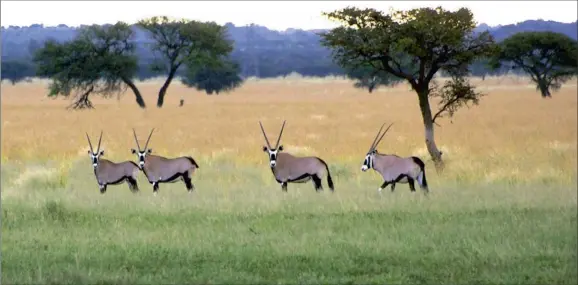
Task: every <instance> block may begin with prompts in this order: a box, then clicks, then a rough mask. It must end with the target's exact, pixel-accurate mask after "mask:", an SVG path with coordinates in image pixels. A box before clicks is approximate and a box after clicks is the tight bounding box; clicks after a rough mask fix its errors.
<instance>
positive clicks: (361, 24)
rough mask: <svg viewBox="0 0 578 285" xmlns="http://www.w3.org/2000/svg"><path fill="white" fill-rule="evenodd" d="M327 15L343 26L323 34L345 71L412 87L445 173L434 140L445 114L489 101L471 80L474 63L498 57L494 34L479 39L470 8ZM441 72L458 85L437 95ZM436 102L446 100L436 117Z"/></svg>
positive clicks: (432, 149) (431, 146)
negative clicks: (365, 71)
mask: <svg viewBox="0 0 578 285" xmlns="http://www.w3.org/2000/svg"><path fill="white" fill-rule="evenodd" d="M323 14H324V15H326V16H328V17H329V18H330V19H332V20H335V21H338V22H340V23H341V26H340V27H337V28H334V29H332V30H330V31H329V32H326V33H322V34H321V38H322V39H321V42H322V44H323V45H324V46H327V47H329V48H331V49H332V50H333V58H334V60H335V61H336V62H337V63H338V64H339V65H341V66H343V67H351V66H352V65H360V64H363V65H367V66H371V68H372V69H374V71H376V72H377V71H382V72H386V73H389V74H391V75H393V76H396V77H398V78H400V79H402V80H405V81H407V82H409V84H410V85H411V87H412V88H413V90H415V92H416V94H417V96H418V99H419V106H420V110H421V115H422V119H423V124H424V127H425V143H426V146H427V149H428V151H429V153H430V156H431V157H432V159H433V161H434V163H435V165H436V169H438V170H441V169H443V162H442V158H441V155H442V154H441V152H440V151H439V150H438V148H437V146H436V143H435V140H434V124H435V123H436V122H435V120H436V119H437V118H440V117H443V115H444V114H448V115H450V116H451V115H452V114H453V112H454V111H455V110H456V108H457V107H459V106H463V105H467V104H470V103H472V104H476V103H477V100H478V98H479V97H480V96H482V95H483V94H480V93H477V92H475V91H474V90H473V87H472V86H471V85H470V84H469V82H468V80H467V79H466V76H468V75H469V69H468V68H469V65H470V64H471V63H472V62H473V61H474V60H476V59H477V58H482V57H487V56H489V54H491V52H493V51H494V48H493V46H494V41H493V38H492V37H491V36H490V34H489V33H488V32H487V31H486V32H483V33H480V34H474V33H473V31H474V28H475V27H476V23H475V22H474V20H473V15H472V13H471V12H470V10H468V9H466V8H461V9H459V10H458V11H456V12H451V11H446V10H444V9H442V8H441V7H437V8H435V9H431V8H419V9H412V10H409V11H394V12H393V13H391V14H389V15H386V14H384V13H382V12H380V11H377V10H375V9H363V10H361V9H358V8H351V7H348V8H345V9H342V10H337V11H334V12H331V13H323ZM354 67H355V66H354ZM440 70H441V71H445V72H447V73H448V74H449V75H450V76H451V78H452V79H451V80H450V81H448V82H446V83H445V84H444V86H445V88H442V89H441V90H437V91H436V88H435V86H433V87H432V86H431V83H432V80H433V78H434V76H435V74H436V73H437V72H438V71H440ZM432 91H434V92H432ZM432 97H438V98H440V99H441V102H440V103H439V104H440V108H439V110H438V112H437V113H436V114H435V115H434V114H432V111H431V107H430V98H432Z"/></svg>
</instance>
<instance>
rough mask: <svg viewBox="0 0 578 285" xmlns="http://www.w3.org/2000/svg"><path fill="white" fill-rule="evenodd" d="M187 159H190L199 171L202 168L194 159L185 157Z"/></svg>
mask: <svg viewBox="0 0 578 285" xmlns="http://www.w3.org/2000/svg"><path fill="white" fill-rule="evenodd" d="M185 158H186V159H188V160H189V161H190V162H191V163H192V164H193V165H194V166H195V167H196V168H197V169H198V168H200V167H199V165H198V164H197V162H196V161H195V160H194V159H193V158H192V157H190V156H185Z"/></svg>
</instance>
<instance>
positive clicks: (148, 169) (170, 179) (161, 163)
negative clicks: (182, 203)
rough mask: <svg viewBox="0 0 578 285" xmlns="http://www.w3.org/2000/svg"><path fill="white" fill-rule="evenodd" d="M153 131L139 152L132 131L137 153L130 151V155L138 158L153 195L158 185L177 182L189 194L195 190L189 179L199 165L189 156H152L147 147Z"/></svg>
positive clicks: (133, 150) (135, 137)
mask: <svg viewBox="0 0 578 285" xmlns="http://www.w3.org/2000/svg"><path fill="white" fill-rule="evenodd" d="M153 131H154V129H152V130H151V133H150V134H149V137H148V139H147V142H146V144H145V147H144V149H142V150H141V149H140V145H139V143H138V138H137V136H136V132H135V131H134V129H133V133H134V139H135V141H136V145H137V147H138V151H137V150H135V149H131V151H132V153H133V154H136V155H137V156H138V166H139V167H140V169H141V170H142V171H143V172H144V174H145V175H146V177H147V179H148V181H149V183H151V184H152V185H153V193H154V194H155V195H156V194H157V192H158V190H159V183H174V182H177V181H179V180H181V181H183V182H184V183H185V186H186V187H187V190H188V191H189V193H191V192H192V191H193V190H194V189H195V186H194V185H193V182H192V179H191V177H192V175H193V173H194V172H195V170H196V169H198V168H199V165H198V164H197V162H196V161H195V160H194V159H193V158H192V157H190V156H181V157H176V158H166V157H162V156H158V155H154V154H152V149H149V148H147V147H148V144H149V140H150V139H151V135H152V134H153Z"/></svg>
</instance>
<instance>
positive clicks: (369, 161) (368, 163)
mask: <svg viewBox="0 0 578 285" xmlns="http://www.w3.org/2000/svg"><path fill="white" fill-rule="evenodd" d="M376 152H377V150H372V151H370V152H368V153H367V155H365V160H363V165H362V166H361V171H364V172H365V171H367V170H369V169H370V168H373V158H374V157H375V153H376Z"/></svg>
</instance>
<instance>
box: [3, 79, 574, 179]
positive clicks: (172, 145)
mask: <svg viewBox="0 0 578 285" xmlns="http://www.w3.org/2000/svg"><path fill="white" fill-rule="evenodd" d="M474 82H475V83H476V84H477V86H478V87H479V89H480V90H482V91H483V92H485V93H487V94H488V96H486V97H484V98H483V99H482V100H481V103H480V105H479V106H474V107H473V108H470V109H463V110H460V111H458V113H457V114H456V116H455V118H454V119H453V120H451V121H453V123H452V122H450V120H449V119H444V120H441V121H440V124H441V125H442V126H441V127H438V128H436V134H435V136H436V139H437V143H438V146H439V147H440V148H441V149H442V151H443V152H444V157H445V159H446V160H447V161H448V164H449V168H448V169H449V171H450V172H449V174H448V175H447V176H446V177H451V178H452V179H458V180H468V181H478V182H480V181H486V182H488V181H493V180H501V179H507V180H508V179H509V180H512V179H513V180H514V181H521V180H526V179H538V180H540V179H546V180H555V181H558V182H560V181H564V182H569V183H573V181H575V178H576V154H577V153H576V135H577V134H576V127H577V118H576V113H577V96H576V91H577V89H576V88H577V87H576V84H574V82H570V83H569V84H567V85H566V86H564V87H563V88H562V89H561V90H560V91H559V92H557V93H554V95H553V98H552V99H546V100H545V99H542V98H541V97H540V95H539V94H538V93H537V92H536V90H535V88H534V86H533V85H532V84H531V83H529V82H528V81H527V80H526V79H523V78H522V79H520V78H510V77H508V78H505V77H504V78H489V79H486V80H485V81H481V80H480V79H474ZM160 84H161V82H158V81H152V82H148V83H146V82H145V83H139V88H140V89H141V92H142V93H143V94H144V96H145V100H146V102H147V104H148V109H146V110H141V109H139V108H138V107H137V106H136V104H135V103H134V100H133V97H132V93H130V92H127V93H125V94H124V95H123V96H122V98H121V99H120V100H117V99H100V98H93V103H95V106H96V109H95V110H91V111H68V110H65V106H66V105H68V104H69V103H70V101H68V100H66V99H49V98H47V97H46V93H47V89H46V84H45V83H43V82H34V83H31V84H18V85H15V86H12V85H9V84H2V89H1V91H2V161H3V162H8V161H27V160H46V159H51V160H57V161H62V162H65V161H70V160H76V159H79V158H80V159H83V158H85V156H86V151H87V148H88V145H87V142H86V138H85V134H84V132H88V133H89V134H90V135H91V137H92V139H93V144H96V140H97V138H98V134H99V132H100V130H103V131H104V137H103V147H104V148H105V149H106V157H107V158H109V159H112V160H126V159H131V160H134V157H133V155H132V154H131V153H130V148H133V147H134V146H135V143H134V139H133V136H132V130H131V128H133V127H134V128H135V129H136V130H137V133H138V135H139V138H140V139H141V141H143V142H142V143H141V144H143V143H144V140H146V136H147V135H148V132H149V131H150V129H151V128H153V127H154V128H156V131H155V134H154V135H153V137H152V139H151V142H150V147H151V148H153V149H154V152H156V153H158V154H162V155H166V156H177V155H182V154H189V155H192V156H193V157H195V158H197V159H198V160H200V161H201V162H203V163H210V162H211V161H213V160H215V159H217V158H218V159H224V160H228V161H231V162H235V163H239V164H251V165H255V166H257V165H263V164H264V163H266V157H265V155H264V154H263V153H262V151H261V146H262V145H263V143H264V141H263V137H262V135H261V133H260V130H259V126H258V120H261V121H262V122H263V124H264V126H265V129H266V131H267V132H268V134H269V136H270V140H275V139H276V136H277V134H278V131H279V128H280V126H281V123H282V121H283V120H284V119H286V120H287V126H286V129H285V133H284V135H283V139H282V144H283V145H284V146H285V148H286V151H289V152H296V153H300V154H313V155H319V156H321V157H323V158H324V159H325V160H327V161H328V162H329V163H330V164H332V163H333V164H337V163H339V164H342V165H344V167H345V168H347V169H349V170H351V171H357V169H358V168H359V166H360V164H361V162H362V159H363V156H364V154H365V152H366V151H367V148H368V146H369V144H370V143H371V140H372V139H373V136H374V135H375V132H376V131H377V129H378V128H379V126H380V125H381V124H382V122H384V121H387V122H395V124H394V126H393V127H392V129H391V130H390V132H389V134H388V135H387V136H386V138H385V139H384V140H383V141H382V143H381V145H380V147H379V150H380V151H381V152H386V153H397V154H400V155H417V156H420V157H422V158H424V159H426V160H428V162H427V163H428V164H431V161H429V156H428V155H427V152H426V150H425V147H424V139H423V126H422V123H421V116H420V111H419V107H418V104H417V98H416V96H415V94H414V93H413V91H410V90H409V88H408V86H407V85H399V86H397V87H395V88H381V89H379V90H377V91H376V92H374V93H373V94H369V93H367V92H366V91H364V90H360V89H355V88H353V87H352V83H351V82H349V81H347V80H340V79H332V80H330V79H325V80H323V79H305V78H294V79H292V78H285V79H273V80H250V81H248V82H246V83H245V85H243V86H242V87H241V88H239V89H237V90H235V91H233V92H231V93H229V94H222V95H218V96H207V95H205V94H204V93H201V92H198V91H195V90H194V89H187V88H185V87H184V86H182V85H180V84H179V83H178V82H174V83H173V84H172V85H171V87H170V89H169V91H168V95H167V98H166V101H165V106H164V107H163V108H162V109H158V108H156V104H155V103H156V93H157V91H158V88H159V87H160ZM181 98H184V99H185V100H186V101H185V106H183V107H180V108H179V107H178V106H177V105H178V101H179V100H180V99H181ZM434 105H435V104H434ZM434 108H435V106H434ZM95 147H96V145H95ZM87 161H88V160H87ZM201 167H202V166H201Z"/></svg>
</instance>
